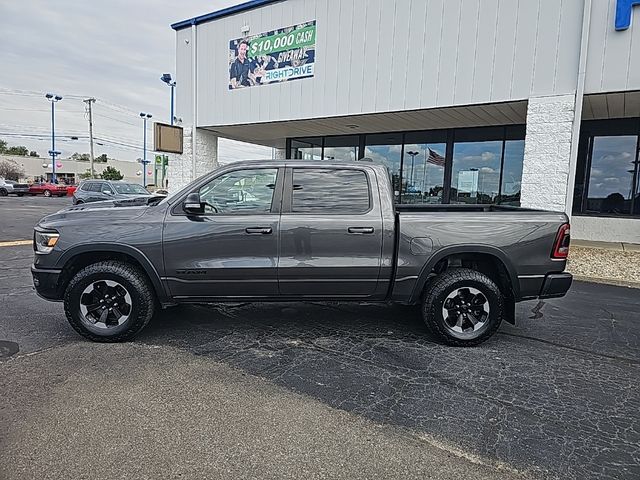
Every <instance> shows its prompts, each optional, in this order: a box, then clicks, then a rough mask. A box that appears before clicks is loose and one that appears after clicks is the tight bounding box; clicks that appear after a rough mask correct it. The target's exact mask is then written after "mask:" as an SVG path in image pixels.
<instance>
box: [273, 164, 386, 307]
mask: <svg viewBox="0 0 640 480" xmlns="http://www.w3.org/2000/svg"><path fill="white" fill-rule="evenodd" d="M375 182H376V179H375V175H373V173H372V172H371V171H370V170H367V169H358V168H347V167H344V168H342V167H340V168H317V167H314V168H309V167H295V168H292V169H288V170H287V179H286V181H285V184H286V185H285V190H284V192H285V193H284V196H283V209H282V217H281V223H280V238H281V240H280V244H281V245H280V261H279V267H278V276H279V279H280V282H279V283H280V293H281V294H282V295H284V296H289V297H297V296H308V297H331V298H341V297H370V296H372V295H374V294H375V293H376V286H377V284H378V277H379V275H380V266H381V256H382V214H381V211H380V202H379V201H376V200H375V198H374V196H373V194H372V188H371V185H374V187H375V188H374V189H373V191H374V192H377V183H375Z"/></svg>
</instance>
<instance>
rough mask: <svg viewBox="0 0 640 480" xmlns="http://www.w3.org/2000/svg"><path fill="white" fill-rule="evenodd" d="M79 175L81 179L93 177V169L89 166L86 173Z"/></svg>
mask: <svg viewBox="0 0 640 480" xmlns="http://www.w3.org/2000/svg"><path fill="white" fill-rule="evenodd" d="M78 177H80V180H86V179H88V178H91V170H89V169H88V168H87V170H85V172H84V173H79V174H78Z"/></svg>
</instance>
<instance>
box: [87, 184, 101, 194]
mask: <svg viewBox="0 0 640 480" xmlns="http://www.w3.org/2000/svg"><path fill="white" fill-rule="evenodd" d="M89 191H90V192H100V191H102V182H95V183H92V184H91V186H90V187H89Z"/></svg>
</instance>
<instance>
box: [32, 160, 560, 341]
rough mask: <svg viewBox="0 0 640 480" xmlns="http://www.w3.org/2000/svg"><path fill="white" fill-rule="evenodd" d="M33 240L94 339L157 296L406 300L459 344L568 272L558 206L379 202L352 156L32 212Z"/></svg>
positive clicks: (130, 320)
mask: <svg viewBox="0 0 640 480" xmlns="http://www.w3.org/2000/svg"><path fill="white" fill-rule="evenodd" d="M34 250H35V261H34V264H33V267H32V274H33V282H34V285H35V288H36V290H37V292H38V294H39V295H40V296H42V297H44V298H46V299H48V300H54V301H63V302H64V309H65V312H66V315H67V318H68V320H69V322H70V323H71V325H72V327H73V328H75V329H76V330H77V331H78V332H79V333H80V334H81V335H84V336H85V337H87V338H90V339H91V340H95V341H103V342H113V341H122V340H127V339H130V338H132V337H133V336H134V335H136V334H137V333H138V332H140V330H142V328H143V327H144V326H145V325H146V324H147V323H148V322H149V320H150V319H151V317H152V316H153V314H154V312H155V311H156V310H157V309H158V308H159V307H162V308H164V307H168V306H171V305H175V304H180V303H186V302H194V303H207V302H223V301H238V300H243V301H247V300H249V301H267V300H269V301H304V300H311V299H313V300H319V299H322V300H340V301H355V302H357V301H367V302H371V301H386V302H399V303H403V304H415V305H420V306H421V312H422V316H423V318H424V321H425V323H426V324H427V326H428V327H429V329H430V330H431V331H432V332H433V333H434V334H435V335H436V336H437V337H439V338H440V339H441V340H442V341H443V342H445V343H447V344H450V345H457V346H469V345H476V344H479V343H480V342H482V341H484V340H486V339H487V338H489V337H490V336H491V335H492V334H493V333H495V331H496V330H497V329H498V327H499V326H500V323H501V322H502V320H506V321H508V322H512V323H513V322H514V321H515V319H514V312H515V303H516V302H519V301H522V300H528V299H535V298H550V297H561V296H563V295H564V294H565V293H566V292H567V290H568V289H569V287H570V285H571V280H572V277H571V275H570V274H569V273H565V272H564V269H565V264H566V258H567V254H568V250H569V223H568V218H567V216H566V215H565V214H564V213H554V212H545V211H538V210H530V209H526V208H518V207H507V206H496V205H395V204H394V190H393V186H392V181H391V178H390V176H389V173H388V170H387V169H386V168H385V167H384V166H382V165H377V164H374V163H372V162H366V161H359V162H352V163H338V162H335V161H332V162H322V163H320V162H299V161H291V160H283V161H253V162H239V163H234V164H231V165H228V166H225V167H223V168H220V169H218V170H215V171H213V172H211V173H209V174H207V175H205V176H203V177H201V178H199V179H197V180H195V181H194V182H192V183H191V184H189V185H188V186H187V187H185V188H183V189H182V190H180V191H178V192H176V193H174V194H172V195H170V196H169V197H161V198H155V197H150V198H140V199H132V200H122V201H118V200H113V201H107V202H97V203H93V204H85V205H78V206H73V207H69V208H67V209H65V210H61V211H60V212H58V213H55V214H53V215H49V216H47V217H45V218H43V219H42V220H41V221H40V222H39V223H38V225H37V226H36V227H35V232H34Z"/></svg>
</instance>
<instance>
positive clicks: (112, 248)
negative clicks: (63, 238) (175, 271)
mask: <svg viewBox="0 0 640 480" xmlns="http://www.w3.org/2000/svg"><path fill="white" fill-rule="evenodd" d="M96 252H113V253H122V254H125V255H128V256H130V257H132V258H133V259H134V260H136V261H137V262H138V263H139V264H140V266H141V267H142V268H143V270H144V271H145V273H146V274H147V277H149V280H151V284H152V285H153V288H154V290H155V292H156V295H157V296H158V301H160V303H167V302H168V301H169V296H168V295H167V292H166V290H165V288H164V286H163V284H162V281H161V280H160V275H159V274H158V271H157V270H156V268H155V267H154V265H153V263H151V261H150V260H149V259H148V258H147V256H146V255H145V254H144V253H143V252H142V251H140V250H138V249H137V248H135V247H132V246H131V245H124V244H121V243H91V244H86V243H85V244H80V245H74V246H73V247H71V248H69V249H68V250H66V251H65V252H64V253H63V254H62V255H61V256H60V258H59V259H58V261H57V262H56V268H60V269H62V268H64V266H65V265H67V264H68V263H69V262H70V261H71V260H72V259H73V258H75V257H77V256H78V255H81V254H83V253H96Z"/></svg>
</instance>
